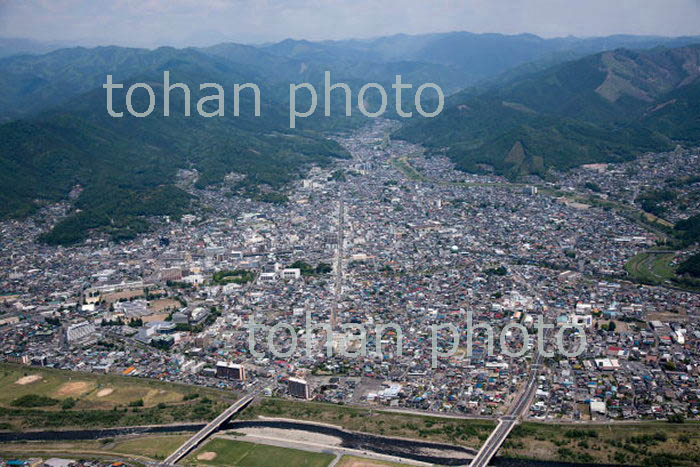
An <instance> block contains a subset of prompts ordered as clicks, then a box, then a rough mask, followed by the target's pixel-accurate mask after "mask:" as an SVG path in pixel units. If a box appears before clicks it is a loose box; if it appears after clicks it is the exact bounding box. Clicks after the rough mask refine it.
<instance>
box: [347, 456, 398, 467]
mask: <svg viewBox="0 0 700 467" xmlns="http://www.w3.org/2000/svg"><path fill="white" fill-rule="evenodd" d="M340 465H342V466H343V467H386V466H387V463H386V462H380V461H373V460H371V459H348V458H346V459H344V460H343V463H342V464H340Z"/></svg>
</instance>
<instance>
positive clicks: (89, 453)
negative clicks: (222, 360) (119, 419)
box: [0, 434, 191, 464]
mask: <svg viewBox="0 0 700 467" xmlns="http://www.w3.org/2000/svg"><path fill="white" fill-rule="evenodd" d="M190 436H191V434H182V435H169V436H164V435H154V436H139V437H126V438H118V439H117V440H116V441H113V440H109V439H107V440H96V441H88V440H85V441H60V442H31V443H4V444H2V445H0V456H5V457H20V458H26V457H29V456H30V455H32V454H38V455H44V457H52V456H59V455H64V456H68V457H70V458H77V457H79V458H91V459H92V458H95V459H110V458H123V459H129V460H130V461H132V462H134V461H135V462H137V463H139V464H142V463H145V462H148V461H155V460H162V459H165V458H166V457H168V455H169V454H170V453H171V452H172V451H174V450H175V449H176V448H177V447H179V446H180V445H182V444H183V443H184V442H185V441H186V440H187V439H189V437H190Z"/></svg>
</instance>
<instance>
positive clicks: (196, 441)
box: [160, 392, 257, 466]
mask: <svg viewBox="0 0 700 467" xmlns="http://www.w3.org/2000/svg"><path fill="white" fill-rule="evenodd" d="M256 395H257V392H254V393H252V394H249V395H247V396H244V397H242V398H240V399H238V400H237V401H236V402H234V403H233V405H231V406H230V407H229V408H228V409H226V410H224V411H223V412H221V413H220V414H219V416H218V417H216V418H215V419H214V420H212V421H211V423H209V424H208V425H207V426H205V427H204V428H202V429H201V430H200V431H199V432H197V434H195V435H194V436H193V437H191V438H190V439H188V440H187V442H186V443H185V444H183V445H182V446H180V447H179V448H178V449H177V450H176V451H175V452H173V453H172V454H170V455H169V456H168V457H167V459H165V461H163V463H162V464H160V465H162V466H171V465H175V464H177V463H178V462H179V461H181V460H182V459H183V458H184V457H185V456H186V455H187V454H189V453H190V452H192V450H193V449H195V448H196V447H197V446H199V445H200V444H201V443H202V441H204V440H205V439H207V438H208V437H209V436H211V434H212V433H214V432H215V431H216V430H218V429H219V427H220V426H221V425H222V424H224V423H226V422H227V421H228V420H229V419H230V418H231V417H233V416H234V415H235V414H236V413H238V411H239V410H241V409H243V408H244V407H245V406H246V405H248V404H249V403H250V402H251V401H252V400H253V399H254V398H255V396H256Z"/></svg>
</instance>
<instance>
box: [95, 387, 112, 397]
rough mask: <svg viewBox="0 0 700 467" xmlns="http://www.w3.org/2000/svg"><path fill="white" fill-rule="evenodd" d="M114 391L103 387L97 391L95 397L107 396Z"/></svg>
mask: <svg viewBox="0 0 700 467" xmlns="http://www.w3.org/2000/svg"><path fill="white" fill-rule="evenodd" d="M113 392H114V389H112V388H104V389H100V390H99V391H97V397H107V396H109V395H110V394H112V393H113Z"/></svg>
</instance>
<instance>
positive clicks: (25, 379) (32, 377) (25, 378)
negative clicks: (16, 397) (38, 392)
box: [15, 375, 42, 386]
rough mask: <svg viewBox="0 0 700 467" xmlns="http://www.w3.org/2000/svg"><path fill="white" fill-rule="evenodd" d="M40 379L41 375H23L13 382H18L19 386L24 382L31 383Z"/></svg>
mask: <svg viewBox="0 0 700 467" xmlns="http://www.w3.org/2000/svg"><path fill="white" fill-rule="evenodd" d="M41 379H42V376H41V375H29V376H23V377H22V378H20V379H18V380H17V381H15V384H19V385H21V386H24V385H25V384H32V383H36V382H37V381H41Z"/></svg>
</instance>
